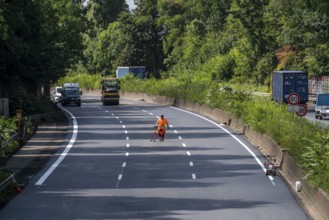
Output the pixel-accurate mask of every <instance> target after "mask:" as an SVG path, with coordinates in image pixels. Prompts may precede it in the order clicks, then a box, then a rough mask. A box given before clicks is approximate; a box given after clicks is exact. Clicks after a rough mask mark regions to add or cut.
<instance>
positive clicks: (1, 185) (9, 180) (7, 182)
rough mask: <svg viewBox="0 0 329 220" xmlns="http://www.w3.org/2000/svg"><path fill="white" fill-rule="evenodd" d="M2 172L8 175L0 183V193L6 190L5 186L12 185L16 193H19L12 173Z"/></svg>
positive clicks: (18, 187)
mask: <svg viewBox="0 0 329 220" xmlns="http://www.w3.org/2000/svg"><path fill="white" fill-rule="evenodd" d="M3 171H7V172H8V173H10V174H9V176H8V177H7V179H5V180H4V181H3V182H1V183H0V192H1V191H2V190H4V189H5V188H7V186H8V185H10V184H14V186H15V190H16V192H20V191H21V189H20V186H19V185H18V184H17V182H16V179H15V176H14V173H13V172H11V171H9V170H3Z"/></svg>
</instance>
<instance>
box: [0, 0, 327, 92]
mask: <svg viewBox="0 0 329 220" xmlns="http://www.w3.org/2000/svg"><path fill="white" fill-rule="evenodd" d="M83 2H85V1H83V0H72V1H67V0H58V1H51V0H43V1H37V0H12V1H9V0H3V1H0V34H1V35H0V73H1V75H0V77H1V78H0V79H1V80H2V82H4V81H13V80H16V79H17V80H21V81H32V82H35V83H37V84H44V83H47V82H49V81H55V80H56V79H58V78H59V77H61V76H63V75H64V74H65V72H67V71H68V70H69V71H70V72H71V73H72V71H73V72H74V71H81V70H82V69H83V70H84V71H86V72H88V73H91V74H96V73H97V74H99V73H101V74H103V75H110V74H114V72H115V69H116V67H117V66H132V65H143V66H146V67H147V70H148V72H149V74H148V77H155V78H160V77H167V76H172V77H180V76H181V75H184V74H187V75H188V76H187V77H192V78H195V79H197V78H202V79H203V80H208V81H214V80H215V81H229V80H234V81H236V82H245V81H249V82H251V83H257V84H267V83H268V80H269V74H270V72H271V71H273V70H274V69H299V70H307V71H308V72H309V73H310V76H312V75H318V74H321V73H324V72H326V71H328V69H329V64H328V63H329V62H328V61H329V43H328V41H327V39H328V37H329V19H328V16H327V11H328V9H329V3H328V2H327V1H325V0H318V1H305V0H296V1H288V0H253V1H251V0H136V1H135V4H136V8H135V9H134V10H133V11H129V10H128V5H127V4H126V2H125V1H124V0H89V1H88V2H87V4H83ZM83 5H84V6H83ZM72 64H73V65H72ZM81 67H82V68H81ZM2 90H3V89H2Z"/></svg>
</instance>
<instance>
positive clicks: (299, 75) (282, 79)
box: [271, 70, 308, 104]
mask: <svg viewBox="0 0 329 220" xmlns="http://www.w3.org/2000/svg"><path fill="white" fill-rule="evenodd" d="M291 93H297V94H298V95H299V96H300V102H299V103H300V104H305V103H306V102H307V101H308V74H307V72H305V71H299V70H289V71H287V70H282V71H274V72H272V76H271V97H272V99H273V100H275V101H277V102H284V103H287V104H288V96H289V94H291Z"/></svg>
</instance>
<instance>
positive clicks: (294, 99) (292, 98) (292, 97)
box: [288, 92, 300, 105]
mask: <svg viewBox="0 0 329 220" xmlns="http://www.w3.org/2000/svg"><path fill="white" fill-rule="evenodd" d="M299 102H300V96H299V95H298V94H297V93H295V92H293V93H290V94H289V95H288V103H289V104H291V105H298V104H299Z"/></svg>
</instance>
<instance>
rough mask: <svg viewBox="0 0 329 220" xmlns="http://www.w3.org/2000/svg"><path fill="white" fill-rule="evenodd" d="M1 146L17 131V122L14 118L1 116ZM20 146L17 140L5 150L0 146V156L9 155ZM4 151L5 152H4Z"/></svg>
mask: <svg viewBox="0 0 329 220" xmlns="http://www.w3.org/2000/svg"><path fill="white" fill-rule="evenodd" d="M0 131H1V133H0V135H1V136H0V146H1V144H2V143H3V142H5V141H6V140H8V139H9V138H10V137H11V136H12V135H13V134H15V133H16V132H17V124H16V120H15V119H14V118H4V117H0ZM18 148H19V143H18V142H17V141H12V142H11V143H10V144H9V145H8V146H7V148H6V149H5V150H3V149H2V148H0V156H5V155H8V154H10V153H12V152H14V151H15V150H17V149H18ZM3 151H4V152H3Z"/></svg>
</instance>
